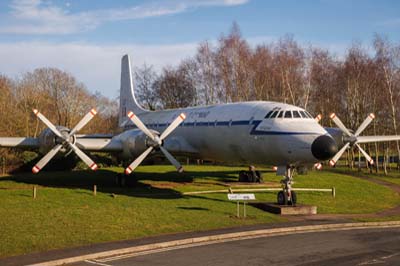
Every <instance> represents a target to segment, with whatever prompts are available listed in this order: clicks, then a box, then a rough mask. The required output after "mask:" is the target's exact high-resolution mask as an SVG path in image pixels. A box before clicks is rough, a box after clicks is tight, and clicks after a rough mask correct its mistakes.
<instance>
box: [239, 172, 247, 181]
mask: <svg viewBox="0 0 400 266" xmlns="http://www.w3.org/2000/svg"><path fill="white" fill-rule="evenodd" d="M239 182H248V176H247V173H246V171H240V172H239Z"/></svg>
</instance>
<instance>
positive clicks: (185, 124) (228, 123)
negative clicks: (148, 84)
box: [125, 120, 318, 135]
mask: <svg viewBox="0 0 400 266" xmlns="http://www.w3.org/2000/svg"><path fill="white" fill-rule="evenodd" d="M261 122H262V120H237V121H209V122H183V123H182V124H181V125H180V126H181V127H216V126H225V127H226V126H228V127H229V126H246V125H247V126H250V125H252V129H251V131H250V135H317V134H318V133H315V132H299V131H297V132H295V131H264V130H256V128H257V126H258V125H259V124H260V123H261ZM168 125H169V123H159V124H158V123H154V124H146V126H147V127H148V128H153V129H155V128H157V127H160V128H164V127H167V126H168ZM132 128H133V125H129V126H127V127H125V129H132Z"/></svg>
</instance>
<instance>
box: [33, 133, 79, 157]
mask: <svg viewBox="0 0 400 266" xmlns="http://www.w3.org/2000/svg"><path fill="white" fill-rule="evenodd" d="M56 128H57V129H58V131H60V133H61V134H63V135H65V136H68V133H69V132H70V129H68V128H66V127H61V126H56ZM71 138H72V140H71V142H72V143H75V136H72V137H71ZM61 142H62V140H61V139H60V138H59V137H58V136H57V135H56V134H54V133H53V132H52V131H51V130H50V129H49V128H46V129H45V130H43V131H42V132H41V133H40V135H39V145H40V147H39V153H40V154H46V153H48V152H49V151H50V150H51V149H52V148H53V147H54V146H55V145H56V144H59V143H61ZM70 152H71V148H69V147H62V148H61V150H60V153H61V154H64V156H67V155H68V154H69V153H70Z"/></svg>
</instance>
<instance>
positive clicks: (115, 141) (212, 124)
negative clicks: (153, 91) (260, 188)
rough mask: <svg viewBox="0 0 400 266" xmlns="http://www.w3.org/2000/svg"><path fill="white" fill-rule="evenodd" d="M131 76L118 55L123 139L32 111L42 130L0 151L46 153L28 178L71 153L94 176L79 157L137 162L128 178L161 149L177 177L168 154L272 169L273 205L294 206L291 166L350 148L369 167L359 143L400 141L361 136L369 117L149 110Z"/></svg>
mask: <svg viewBox="0 0 400 266" xmlns="http://www.w3.org/2000/svg"><path fill="white" fill-rule="evenodd" d="M131 73H132V71H131V63H130V59H129V56H128V55H124V56H123V57H122V60H121V88H120V107H119V125H120V127H121V128H122V129H123V131H122V133H120V134H118V135H114V136H98V135H79V134H77V133H78V132H79V131H80V130H81V129H82V128H83V127H84V126H85V125H86V124H87V123H88V122H89V121H90V120H91V119H92V118H93V117H94V116H95V115H96V110H95V109H92V110H90V112H89V113H87V114H86V115H85V116H84V117H83V118H82V120H81V121H80V122H79V123H78V124H77V125H76V126H75V127H74V128H73V129H68V128H65V127H62V126H56V125H54V124H52V123H51V122H50V121H49V120H48V119H47V118H46V117H45V116H44V115H43V114H42V113H40V112H39V111H38V110H36V109H34V110H33V112H34V113H35V115H36V116H37V117H38V118H39V119H40V120H41V121H42V122H43V123H44V124H45V125H46V126H47V128H46V129H45V130H43V132H41V134H40V135H39V136H38V137H37V138H29V137H27V138H0V147H8V148H22V149H36V150H38V151H39V153H40V154H44V157H43V158H42V159H41V160H40V161H39V162H38V163H37V164H36V165H35V166H34V167H33V169H32V171H33V173H38V172H39V171H40V170H41V169H43V167H45V166H46V164H47V163H48V162H49V161H50V160H51V159H52V158H53V157H54V156H56V155H58V156H60V155H62V154H64V155H65V154H69V153H70V152H71V151H73V152H75V153H76V155H77V156H78V157H79V158H81V159H82V160H83V161H84V162H85V163H86V164H87V165H88V166H89V168H91V169H92V170H96V169H97V168H98V166H97V165H96V163H95V162H94V161H93V160H92V159H91V158H90V157H89V156H87V155H86V154H85V152H84V151H87V152H106V153H112V154H114V155H116V156H117V157H118V158H119V159H121V160H122V161H129V160H132V159H133V158H135V159H134V160H133V161H132V162H131V163H130V164H129V165H127V167H126V169H125V174H126V175H129V174H131V173H132V172H133V171H134V170H135V169H136V167H137V166H138V165H140V163H141V162H142V161H143V160H144V159H145V158H146V157H147V156H148V155H149V154H150V153H152V152H153V151H154V150H160V151H161V152H162V153H163V154H164V155H165V157H166V158H167V159H168V160H169V161H170V162H171V164H172V165H174V166H175V167H176V169H177V170H178V171H179V172H182V171H183V167H182V165H181V164H180V163H179V162H178V161H177V160H176V159H175V158H174V156H173V155H172V154H175V155H185V156H188V157H192V158H196V159H208V160H215V161H224V162H231V163H240V164H243V163H249V164H269V165H276V166H277V175H282V176H283V177H284V178H283V179H282V181H281V183H282V184H283V190H282V191H280V192H278V195H277V202H278V204H280V205H295V204H296V201H297V196H296V193H295V192H294V191H292V187H291V185H292V181H293V174H294V172H295V169H296V168H297V167H299V166H310V165H315V166H316V168H321V166H322V164H321V162H322V161H326V160H330V161H329V163H330V165H335V164H336V162H337V161H338V159H339V158H340V157H341V156H342V154H343V153H344V152H345V151H346V149H347V148H349V147H352V146H356V147H357V148H358V149H359V150H360V151H361V153H362V154H363V155H364V156H365V158H366V159H367V161H368V162H370V163H373V160H372V158H371V157H370V156H369V155H368V154H367V153H366V152H365V151H364V150H363V149H362V148H361V147H360V145H359V144H361V143H367V142H377V141H392V140H400V136H396V135H392V136H360V134H361V133H362V132H363V130H364V129H365V128H366V127H367V126H368V125H369V124H370V123H371V121H372V120H373V119H374V115H373V114H370V115H368V116H367V118H366V119H365V121H364V122H363V123H362V124H361V125H360V127H359V128H358V129H357V130H356V131H355V132H354V133H353V131H351V130H349V129H347V128H346V127H345V126H344V125H343V123H342V122H341V120H340V119H339V118H338V117H337V116H336V115H335V114H332V115H331V119H332V120H333V122H334V123H335V124H336V125H337V126H338V128H323V127H322V126H321V125H320V124H319V123H318V119H314V117H312V116H311V114H310V113H308V112H307V111H306V110H304V109H303V108H300V107H297V106H294V105H290V104H286V103H279V102H267V101H252V102H236V103H227V104H216V105H210V106H200V107H189V108H179V109H170V110H160V111H148V110H145V109H143V108H142V107H141V106H140V104H139V103H138V102H137V100H136V97H135V93H134V88H133V80H132V75H131ZM339 147H340V150H338V148H339ZM171 153H172V154H171Z"/></svg>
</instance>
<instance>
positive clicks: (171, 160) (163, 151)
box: [160, 146, 183, 173]
mask: <svg viewBox="0 0 400 266" xmlns="http://www.w3.org/2000/svg"><path fill="white" fill-rule="evenodd" d="M160 150H161V151H162V153H164V155H165V157H167V159H168V161H170V162H171V163H172V164H173V165H174V166H175V168H176V170H178V172H179V173H182V172H183V167H182V165H181V164H180V163H179V162H178V161H177V160H176V159H175V158H174V156H172V155H171V153H169V152H168V151H167V150H166V149H165V148H164V147H162V146H160Z"/></svg>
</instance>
